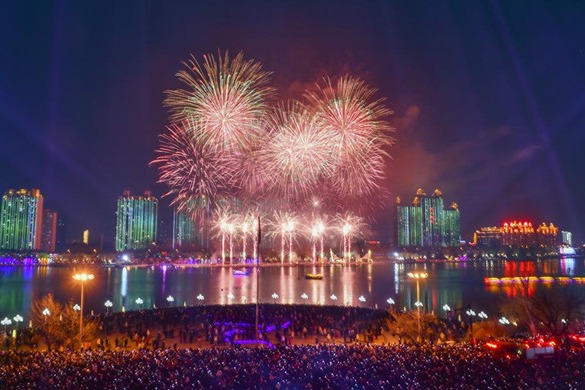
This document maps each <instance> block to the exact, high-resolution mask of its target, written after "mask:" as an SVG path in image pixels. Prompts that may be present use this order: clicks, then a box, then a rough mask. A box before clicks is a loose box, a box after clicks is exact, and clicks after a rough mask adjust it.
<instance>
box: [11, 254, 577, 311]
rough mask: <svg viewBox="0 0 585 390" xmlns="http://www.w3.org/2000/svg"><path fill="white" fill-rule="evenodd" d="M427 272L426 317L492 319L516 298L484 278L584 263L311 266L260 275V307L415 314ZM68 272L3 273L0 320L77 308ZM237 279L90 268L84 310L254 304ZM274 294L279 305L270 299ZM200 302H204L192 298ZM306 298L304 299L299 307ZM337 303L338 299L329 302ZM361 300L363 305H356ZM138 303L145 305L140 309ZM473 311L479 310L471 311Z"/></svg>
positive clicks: (572, 271) (567, 269) (251, 283)
mask: <svg viewBox="0 0 585 390" xmlns="http://www.w3.org/2000/svg"><path fill="white" fill-rule="evenodd" d="M412 270H425V271H426V272H428V273H429V277H428V279H426V280H424V281H422V282H421V283H420V298H421V299H420V300H421V302H422V303H423V305H424V307H423V310H427V311H433V312H435V313H442V307H443V306H444V305H445V304H447V305H449V306H450V307H452V308H461V307H466V306H467V305H473V306H474V307H476V308H477V309H478V310H483V311H485V312H487V313H488V314H490V313H493V315H494V316H497V315H499V313H498V312H497V310H498V307H499V305H500V303H501V302H502V301H504V300H506V299H508V298H512V297H514V296H517V295H518V294H519V290H518V289H517V287H516V286H514V285H486V284H485V283H484V280H483V279H484V277H492V276H495V277H515V276H542V275H550V276H571V277H572V276H585V266H584V260H583V259H573V258H564V259H553V260H541V261H538V262H536V261H501V260H486V261H481V262H469V263H432V264H395V263H391V262H378V263H374V264H371V263H364V264H360V265H351V266H347V265H339V264H334V265H323V266H321V265H315V266H312V265H311V266H300V267H288V266H285V267H280V266H270V267H262V268H261V269H260V278H259V279H260V289H259V291H260V294H259V295H260V297H259V298H260V302H266V303H273V302H276V303H281V304H291V303H300V304H304V303H308V304H325V305H356V306H368V307H373V306H376V305H377V306H378V307H387V306H388V304H387V303H386V300H387V299H388V298H392V299H393V300H394V301H395V302H396V307H398V308H407V309H414V308H415V306H414V302H415V301H416V283H415V282H414V281H413V280H409V278H408V277H407V276H406V274H407V273H408V272H409V271H412ZM74 271H75V270H74V269H72V268H60V267H54V268H49V267H31V266H26V267H0V316H1V317H9V318H12V317H13V316H14V315H16V314H21V315H23V316H24V317H25V318H26V319H28V318H29V312H30V307H31V305H32V303H33V301H34V300H36V299H39V298H41V297H43V296H44V295H46V294H48V293H52V294H53V295H54V296H55V298H56V299H57V300H58V301H60V302H69V301H71V302H72V303H73V304H75V303H78V302H79V298H80V297H79V294H80V289H79V285H78V284H76V283H75V282H74V281H73V280H72V275H73V273H74ZM248 271H249V272H250V275H249V276H235V275H233V269H231V268H196V267H193V268H174V267H170V266H169V267H126V268H94V269H93V270H92V271H91V272H93V273H94V274H95V279H94V280H93V281H91V282H89V283H87V284H86V290H85V305H86V308H87V309H86V310H87V312H88V313H89V311H90V310H94V311H95V312H96V313H101V312H104V311H105V306H104V302H105V301H106V300H110V301H112V302H113V304H114V306H113V308H112V310H114V311H121V310H122V307H123V306H124V307H125V309H126V310H135V309H142V308H149V307H153V305H156V306H157V307H165V306H169V305H170V303H169V302H168V301H167V300H166V298H167V297H168V296H169V295H171V296H173V298H174V302H173V305H183V304H186V305H200V304H222V305H227V304H240V303H254V302H256V274H255V272H256V271H255V270H254V269H252V268H248ZM307 273H322V274H323V275H324V278H323V280H308V279H306V278H305V275H306V274H307ZM541 288H542V289H547V288H574V289H579V291H582V292H583V293H585V285H577V284H553V285H542V284H536V285H531V286H530V288H529V290H528V293H531V292H534V291H535V290H536V289H541ZM274 293H276V294H278V298H277V299H273V298H272V294H274ZM199 294H201V295H202V296H203V297H204V300H203V301H198V300H197V299H196V297H197V296H198V295H199ZM303 294H306V295H307V296H308V298H307V299H306V300H305V299H302V298H301V297H302V295H303ZM332 295H335V296H336V297H337V299H335V300H333V299H331V296H332ZM360 296H364V297H365V299H366V301H365V302H360V301H359V300H358V298H359V297H360ZM137 298H141V299H142V301H143V304H137V303H136V299H137ZM476 311H477V310H476Z"/></svg>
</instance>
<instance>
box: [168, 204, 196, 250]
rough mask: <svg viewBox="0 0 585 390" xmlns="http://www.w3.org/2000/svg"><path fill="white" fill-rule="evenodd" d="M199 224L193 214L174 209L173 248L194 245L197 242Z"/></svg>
mask: <svg viewBox="0 0 585 390" xmlns="http://www.w3.org/2000/svg"><path fill="white" fill-rule="evenodd" d="M196 231H197V226H196V224H195V221H194V219H193V217H192V216H191V215H189V214H188V213H187V212H184V211H177V210H176V209H175V210H174V211H173V243H172V245H173V249H176V248H184V247H192V246H194V245H196V244H197V234H196Z"/></svg>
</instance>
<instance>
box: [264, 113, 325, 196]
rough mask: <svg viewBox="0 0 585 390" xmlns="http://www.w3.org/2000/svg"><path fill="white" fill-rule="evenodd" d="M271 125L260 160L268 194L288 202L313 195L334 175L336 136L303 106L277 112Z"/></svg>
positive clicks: (272, 117)
mask: <svg viewBox="0 0 585 390" xmlns="http://www.w3.org/2000/svg"><path fill="white" fill-rule="evenodd" d="M269 123H270V124H269V127H270V129H271V132H270V135H269V137H268V138H269V139H268V142H267V143H266V145H264V146H263V148H262V150H261V153H260V158H259V163H260V164H259V165H260V167H261V169H262V172H263V173H264V174H265V180H266V186H267V190H268V191H269V192H274V193H275V194H276V195H277V196H280V197H284V198H285V199H287V200H288V201H296V200H299V199H301V198H305V197H308V196H309V195H312V194H313V193H314V191H315V189H316V188H317V185H318V184H319V183H320V182H321V181H323V180H324V179H326V178H328V177H330V176H331V175H332V174H333V166H332V164H331V160H332V158H331V157H332V153H333V151H334V146H335V145H334V144H333V143H332V142H331V141H332V139H333V137H334V135H335V134H334V133H332V132H331V131H330V130H327V129H325V128H322V127H320V126H318V123H317V122H316V121H315V118H314V117H312V116H310V115H309V114H308V112H307V111H306V110H304V108H302V107H301V106H300V105H299V104H290V105H289V106H287V107H279V108H278V109H276V110H274V111H273V113H272V115H271V117H270V121H269Z"/></svg>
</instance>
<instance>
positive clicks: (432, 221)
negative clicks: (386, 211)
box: [396, 189, 461, 247]
mask: <svg viewBox="0 0 585 390" xmlns="http://www.w3.org/2000/svg"><path fill="white" fill-rule="evenodd" d="M396 233H397V239H396V243H397V244H398V246H401V247H456V246H459V245H460V241H461V228H460V215H459V207H458V205H457V203H452V204H451V205H450V206H449V207H448V208H445V203H444V199H443V194H442V192H441V191H439V190H435V191H434V192H433V194H432V195H431V196H427V195H426V193H425V192H424V191H423V190H422V189H419V190H418V191H417V192H416V196H415V198H414V200H413V202H412V205H410V206H405V205H403V204H402V202H401V200H400V198H396Z"/></svg>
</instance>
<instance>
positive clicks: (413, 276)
mask: <svg viewBox="0 0 585 390" xmlns="http://www.w3.org/2000/svg"><path fill="white" fill-rule="evenodd" d="M406 275H407V276H408V277H409V278H411V279H414V280H416V303H415V304H414V305H415V306H416V318H417V323H418V336H419V337H420V338H421V339H422V332H421V327H420V307H421V306H422V303H421V302H420V284H419V282H420V280H421V279H426V278H428V276H429V274H428V273H426V272H409V273H407V274H406ZM419 304H420V305H419Z"/></svg>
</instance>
